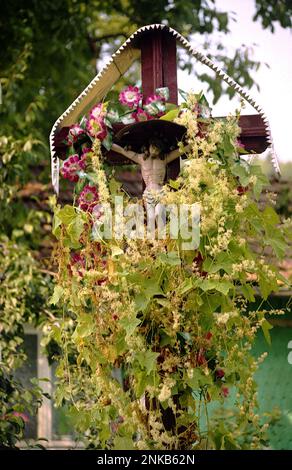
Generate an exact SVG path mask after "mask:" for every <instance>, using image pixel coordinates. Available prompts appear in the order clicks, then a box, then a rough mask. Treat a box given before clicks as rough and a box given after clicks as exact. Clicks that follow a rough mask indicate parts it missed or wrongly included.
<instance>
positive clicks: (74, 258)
mask: <svg viewBox="0 0 292 470" xmlns="http://www.w3.org/2000/svg"><path fill="white" fill-rule="evenodd" d="M68 268H69V269H70V272H71V274H73V271H72V268H74V270H76V271H77V273H78V274H79V276H83V271H84V269H85V258H84V256H83V255H81V254H80V253H72V254H71V262H70V264H69V265H68Z"/></svg>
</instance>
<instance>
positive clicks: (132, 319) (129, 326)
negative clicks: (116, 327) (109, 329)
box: [119, 315, 141, 336]
mask: <svg viewBox="0 0 292 470" xmlns="http://www.w3.org/2000/svg"><path fill="white" fill-rule="evenodd" d="M119 323H120V325H121V326H122V327H123V328H124V330H125V331H126V334H127V335H128V336H130V335H132V334H133V333H134V331H135V329H136V328H137V326H138V325H140V323H141V320H139V319H138V318H136V316H133V315H132V316H129V317H124V318H121V320H119Z"/></svg>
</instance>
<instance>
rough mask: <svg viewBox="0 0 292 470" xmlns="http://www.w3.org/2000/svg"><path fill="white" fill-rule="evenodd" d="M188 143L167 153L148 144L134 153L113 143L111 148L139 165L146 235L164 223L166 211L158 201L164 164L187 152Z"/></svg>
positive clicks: (151, 234) (150, 235) (162, 182)
mask: <svg viewBox="0 0 292 470" xmlns="http://www.w3.org/2000/svg"><path fill="white" fill-rule="evenodd" d="M188 149H189V145H186V146H185V147H184V148H183V149H175V150H172V151H171V152H169V153H167V154H163V153H162V152H161V149H160V148H159V147H158V146H157V145H155V144H150V145H149V148H148V151H146V152H144V153H136V152H133V151H132V150H126V149H124V148H123V147H121V146H120V145H117V144H113V145H112V150H113V151H114V152H116V153H119V154H120V155H123V156H124V157H127V158H129V159H130V160H132V161H133V162H135V163H137V164H138V165H140V166H141V174H142V178H143V180H144V182H145V186H146V187H145V190H144V193H143V200H144V203H145V207H146V214H147V236H148V237H150V238H154V237H155V226H157V227H158V228H159V227H160V228H162V227H163V226H164V225H165V220H166V213H165V207H164V206H163V205H162V204H161V203H160V196H161V193H162V188H163V184H164V179H165V174H166V166H167V165H168V164H169V163H170V162H172V161H173V160H175V159H176V158H179V157H180V156H181V155H182V154H183V153H185V152H187V151H188Z"/></svg>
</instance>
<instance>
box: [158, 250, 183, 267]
mask: <svg viewBox="0 0 292 470" xmlns="http://www.w3.org/2000/svg"><path fill="white" fill-rule="evenodd" d="M158 258H159V259H160V261H161V262H162V263H164V264H169V265H170V266H180V265H181V259H180V257H179V256H178V254H177V253H176V252H175V251H170V252H169V253H161V254H160V255H159V256H158Z"/></svg>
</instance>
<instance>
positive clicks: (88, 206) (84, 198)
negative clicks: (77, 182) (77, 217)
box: [78, 184, 99, 213]
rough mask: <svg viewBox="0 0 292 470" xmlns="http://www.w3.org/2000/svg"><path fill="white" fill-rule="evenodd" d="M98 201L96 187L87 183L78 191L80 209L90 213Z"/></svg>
mask: <svg viewBox="0 0 292 470" xmlns="http://www.w3.org/2000/svg"><path fill="white" fill-rule="evenodd" d="M98 201H99V194H98V191H97V189H96V187H95V186H90V185H89V184H87V185H86V186H85V187H84V188H83V190H82V192H81V193H80V196H79V198H78V205H79V207H80V208H81V209H82V210H84V211H86V212H90V213H91V212H92V211H93V209H94V207H95V206H96V204H97V203H98Z"/></svg>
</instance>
